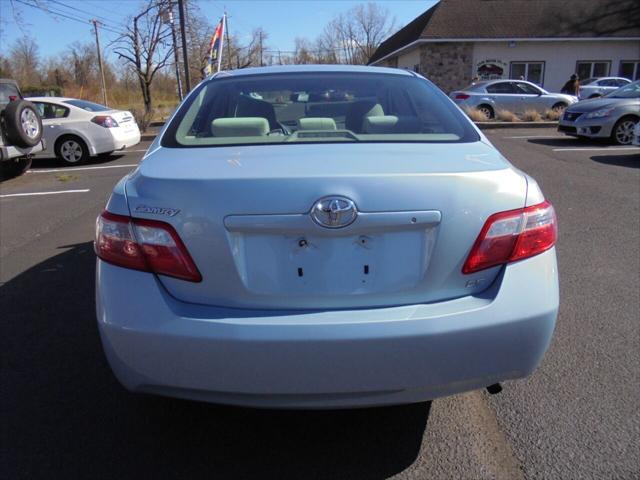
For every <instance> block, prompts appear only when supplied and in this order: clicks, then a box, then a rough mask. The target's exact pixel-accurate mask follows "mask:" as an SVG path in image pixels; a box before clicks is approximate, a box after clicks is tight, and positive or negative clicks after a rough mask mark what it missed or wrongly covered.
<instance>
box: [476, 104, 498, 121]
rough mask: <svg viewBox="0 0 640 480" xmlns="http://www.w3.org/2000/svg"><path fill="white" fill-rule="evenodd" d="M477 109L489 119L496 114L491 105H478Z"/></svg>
mask: <svg viewBox="0 0 640 480" xmlns="http://www.w3.org/2000/svg"><path fill="white" fill-rule="evenodd" d="M478 111H479V112H480V113H482V114H483V115H484V116H485V117H486V118H487V120H491V119H492V118H494V117H495V116H496V114H495V112H494V111H493V108H492V107H491V105H479V106H478Z"/></svg>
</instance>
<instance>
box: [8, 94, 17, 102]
mask: <svg viewBox="0 0 640 480" xmlns="http://www.w3.org/2000/svg"><path fill="white" fill-rule="evenodd" d="M17 99H18V96H17V95H9V101H10V102H15V101H16V100H17Z"/></svg>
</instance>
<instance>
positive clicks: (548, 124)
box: [475, 122, 558, 130]
mask: <svg viewBox="0 0 640 480" xmlns="http://www.w3.org/2000/svg"><path fill="white" fill-rule="evenodd" d="M475 123H476V125H477V126H478V128H479V129H480V130H491V129H492V128H556V127H557V126H558V122H475Z"/></svg>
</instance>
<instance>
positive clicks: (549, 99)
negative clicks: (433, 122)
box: [449, 80, 578, 118]
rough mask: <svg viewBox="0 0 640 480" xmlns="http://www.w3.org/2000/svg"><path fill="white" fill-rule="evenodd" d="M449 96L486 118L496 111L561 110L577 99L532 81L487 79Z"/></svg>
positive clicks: (491, 116)
mask: <svg viewBox="0 0 640 480" xmlns="http://www.w3.org/2000/svg"><path fill="white" fill-rule="evenodd" d="M449 97H450V98H451V99H452V100H453V101H454V102H456V104H458V106H459V107H461V108H465V107H466V108H475V109H477V110H479V111H481V112H482V113H483V114H484V115H485V116H486V117H487V118H494V117H495V114H496V112H497V111H498V110H508V111H510V112H514V113H522V112H524V111H526V110H536V111H538V112H544V111H546V110H563V109H565V108H566V107H568V106H569V105H572V104H574V103H575V102H577V101H578V99H577V98H576V97H574V96H572V95H565V94H562V93H549V92H547V91H546V90H545V89H544V88H540V87H539V86H537V85H536V84H534V83H531V82H525V81H523V80H490V81H485V82H477V83H474V84H471V85H469V86H468V87H466V88H465V89H464V90H459V91H455V92H451V93H450V94H449Z"/></svg>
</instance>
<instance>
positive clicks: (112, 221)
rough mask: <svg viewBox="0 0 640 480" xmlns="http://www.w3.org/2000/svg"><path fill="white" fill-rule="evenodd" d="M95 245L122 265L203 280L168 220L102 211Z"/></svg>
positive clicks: (110, 260) (104, 256)
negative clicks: (159, 220)
mask: <svg viewBox="0 0 640 480" xmlns="http://www.w3.org/2000/svg"><path fill="white" fill-rule="evenodd" d="M95 249H96V254H97V255H98V257H100V258H101V259H102V260H104V261H105V262H108V263H112V264H114V265H118V266H120V267H125V268H132V269H135V270H142V271H145V272H152V273H157V274H160V275H167V276H169V277H176V278H180V279H182V280H188V281H190V282H200V281H202V276H201V275H200V272H199V271H198V268H197V267H196V265H195V263H193V260H192V258H191V255H189V252H188V251H187V248H186V247H185V246H184V244H183V243H182V240H180V237H179V236H178V234H177V233H176V231H175V230H174V228H173V227H172V226H171V225H169V224H168V223H165V222H158V221H155V220H143V219H140V218H131V217H126V216H123V215H114V214H113V213H109V212H103V213H102V215H100V216H99V217H98V220H97V222H96V242H95Z"/></svg>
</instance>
